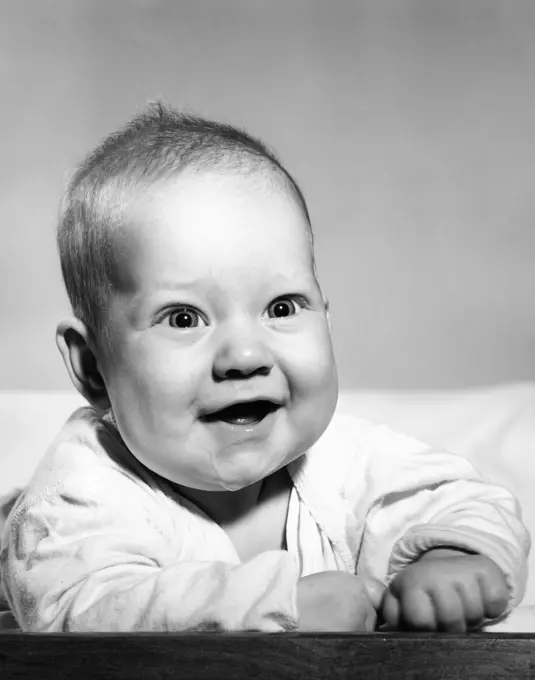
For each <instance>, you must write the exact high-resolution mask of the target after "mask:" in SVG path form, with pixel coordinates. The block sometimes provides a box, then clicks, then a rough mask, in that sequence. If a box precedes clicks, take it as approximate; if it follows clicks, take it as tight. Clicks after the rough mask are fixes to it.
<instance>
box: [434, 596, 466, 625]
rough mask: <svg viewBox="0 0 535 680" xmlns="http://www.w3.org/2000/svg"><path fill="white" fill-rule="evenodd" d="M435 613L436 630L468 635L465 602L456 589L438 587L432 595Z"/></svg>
mask: <svg viewBox="0 0 535 680" xmlns="http://www.w3.org/2000/svg"><path fill="white" fill-rule="evenodd" d="M429 595H430V598H431V601H432V604H433V608H434V612H435V621H436V630H439V631H441V632H444V633H466V618H465V613H464V602H463V598H462V597H461V594H460V592H459V591H458V590H457V589H456V588H454V587H449V588H448V587H437V588H434V589H433V590H432V591H431V592H430V593H429Z"/></svg>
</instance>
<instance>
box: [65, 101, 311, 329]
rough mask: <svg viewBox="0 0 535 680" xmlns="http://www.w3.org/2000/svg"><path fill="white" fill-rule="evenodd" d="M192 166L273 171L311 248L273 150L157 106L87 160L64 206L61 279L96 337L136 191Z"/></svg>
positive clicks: (298, 195)
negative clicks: (116, 236) (118, 235)
mask: <svg viewBox="0 0 535 680" xmlns="http://www.w3.org/2000/svg"><path fill="white" fill-rule="evenodd" d="M187 168H194V169H198V170H210V169H228V170H230V171H234V172H240V173H251V172H253V171H255V170H261V169H262V168H266V169H268V170H270V171H271V172H272V173H273V174H274V175H275V176H276V177H277V179H278V180H282V182H283V183H284V185H285V187H286V188H287V189H289V191H290V192H291V193H292V194H293V196H294V198H295V199H296V200H297V202H298V204H299V206H300V207H301V209H302V210H303V213H304V215H305V218H306V222H307V225H308V228H309V232H310V239H311V243H312V239H313V236H312V229H311V225H310V216H309V212H308V208H307V205H306V201H305V198H304V196H303V194H302V192H301V190H300V188H299V186H298V184H297V182H296V181H295V180H294V178H293V177H292V176H291V175H290V173H289V172H288V171H287V170H286V168H285V167H284V166H283V165H282V163H281V162H280V160H279V159H278V158H277V156H276V155H275V154H274V153H273V151H271V150H270V149H268V148H267V147H266V146H265V145H264V144H263V143H262V142H261V141H260V140H258V139H256V138H254V137H252V136H250V135H249V134H247V133H246V132H245V131H243V130H241V129H238V128H236V127H233V126H231V125H226V124H222V123H218V122H215V121H211V120H207V119H204V118H201V117H199V116H196V115H192V114H185V113H182V112H179V111H177V110H175V109H173V108H171V107H169V106H167V105H165V104H163V103H161V102H156V103H152V104H150V105H149V106H148V108H147V109H146V110H145V111H144V112H142V113H141V114H140V115H138V116H136V117H135V118H133V119H132V120H131V121H130V122H129V123H127V125H125V126H124V127H123V128H121V129H120V130H118V131H117V132H114V133H112V134H111V135H109V136H108V137H107V138H106V139H105V140H104V141H103V142H102V143H101V144H100V145H99V146H98V147H97V148H96V149H95V150H94V151H93V152H92V153H91V154H90V155H89V156H87V158H86V159H85V160H84V161H83V162H82V164H81V165H80V166H79V167H78V169H77V170H76V172H75V173H74V175H73V177H72V179H71V181H70V183H69V185H68V187H67V190H66V192H65V195H64V197H63V201H62V205H61V212H60V219H59V225H58V231H57V240H58V248H59V255H60V262H61V270H62V273H63V280H64V282H65V287H66V289H67V294H68V296H69V300H70V303H71V306H72V309H73V313H74V314H75V316H77V317H78V318H79V319H80V320H81V321H83V322H84V323H85V325H86V326H87V327H88V329H89V331H90V332H91V333H92V334H93V335H94V336H95V338H96V336H97V335H99V334H100V333H101V331H103V330H104V331H105V330H106V329H105V328H104V323H103V315H104V312H105V311H106V309H107V306H108V301H109V295H110V293H111V291H112V290H114V289H115V288H116V287H117V285H118V277H117V271H116V267H115V259H114V254H113V249H112V239H111V238H110V235H111V233H112V231H113V228H114V226H117V225H119V224H120V221H121V217H122V213H123V211H124V208H125V206H126V205H127V204H128V201H129V200H132V198H133V197H135V195H136V193H137V192H139V191H140V190H143V189H145V188H147V187H148V186H151V185H154V184H156V183H158V182H161V181H166V180H168V179H169V178H170V177H172V176H174V175H176V174H178V173H179V172H180V171H182V170H185V169H187ZM312 246H313V244H312ZM312 253H313V248H312ZM312 257H313V255H312Z"/></svg>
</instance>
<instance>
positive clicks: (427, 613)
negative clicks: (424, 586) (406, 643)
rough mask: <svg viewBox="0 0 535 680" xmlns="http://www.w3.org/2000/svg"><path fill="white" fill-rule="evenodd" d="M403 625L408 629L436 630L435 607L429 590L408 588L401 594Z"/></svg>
mask: <svg viewBox="0 0 535 680" xmlns="http://www.w3.org/2000/svg"><path fill="white" fill-rule="evenodd" d="M400 623H401V627H402V628H405V629H408V630H422V631H426V630H436V628H437V623H436V619H435V608H434V606H433V602H432V600H431V598H430V596H429V594H428V593H427V592H425V591H424V590H420V589H419V588H406V589H404V591H403V593H402V596H401V612H400Z"/></svg>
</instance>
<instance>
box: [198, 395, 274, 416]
mask: <svg viewBox="0 0 535 680" xmlns="http://www.w3.org/2000/svg"><path fill="white" fill-rule="evenodd" d="M258 402H264V403H268V404H271V405H272V406H273V408H274V409H275V408H278V407H279V406H282V404H283V400H282V399H279V398H276V397H268V396H265V395H258V396H255V397H244V398H242V399H233V400H232V401H221V402H216V403H214V404H209V405H207V406H205V407H204V408H203V409H202V410H201V413H200V416H201V418H211V417H213V416H215V415H217V414H218V413H220V412H221V411H224V410H225V409H229V408H231V407H233V406H237V405H241V404H254V403H258Z"/></svg>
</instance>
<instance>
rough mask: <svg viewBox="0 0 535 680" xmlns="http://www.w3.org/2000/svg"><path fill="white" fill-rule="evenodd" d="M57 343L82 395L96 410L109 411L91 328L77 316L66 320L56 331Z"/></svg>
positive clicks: (68, 370) (73, 381)
mask: <svg viewBox="0 0 535 680" xmlns="http://www.w3.org/2000/svg"><path fill="white" fill-rule="evenodd" d="M56 344H57V346H58V349H59V351H60V353H61V356H62V357H63V361H64V363H65V367H66V368H67V372H68V374H69V376H70V379H71V381H72V384H73V385H74V386H75V388H76V389H77V390H78V392H80V394H81V395H82V396H83V397H85V398H86V399H87V401H88V402H89V403H90V404H91V405H92V406H94V407H95V408H98V409H101V410H107V409H109V408H110V406H111V404H110V400H109V397H108V392H107V390H106V385H105V383H104V379H103V377H102V374H101V373H100V370H99V367H98V360H97V356H96V354H95V349H94V343H93V342H92V340H91V334H90V332H89V330H88V328H87V326H86V325H85V324H84V323H83V322H82V321H80V320H79V319H77V318H75V317H70V318H67V319H62V320H61V321H60V322H59V324H58V328H57V331H56Z"/></svg>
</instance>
